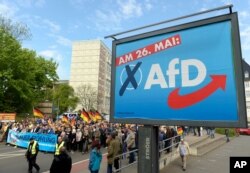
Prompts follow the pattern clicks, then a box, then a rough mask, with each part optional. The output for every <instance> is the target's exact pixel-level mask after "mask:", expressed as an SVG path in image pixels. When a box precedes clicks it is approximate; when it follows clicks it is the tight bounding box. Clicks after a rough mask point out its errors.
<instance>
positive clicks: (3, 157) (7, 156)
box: [0, 153, 24, 160]
mask: <svg viewBox="0 0 250 173" xmlns="http://www.w3.org/2000/svg"><path fill="white" fill-rule="evenodd" d="M18 156H24V155H23V153H22V154H15V155H14V154H13V155H6V156H1V157H0V160H2V159H9V158H12V157H18Z"/></svg>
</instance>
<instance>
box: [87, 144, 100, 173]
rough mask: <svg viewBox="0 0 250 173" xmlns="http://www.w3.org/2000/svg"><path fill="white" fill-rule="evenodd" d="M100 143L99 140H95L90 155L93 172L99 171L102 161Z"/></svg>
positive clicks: (90, 168) (90, 167) (90, 166)
mask: <svg viewBox="0 0 250 173" xmlns="http://www.w3.org/2000/svg"><path fill="white" fill-rule="evenodd" d="M100 147H101V146H100V144H99V142H98V141H93V143H92V150H91V152H90V157H89V170H90V172H91V173H98V172H99V169H100V165H101V161H102V153H101V151H100Z"/></svg>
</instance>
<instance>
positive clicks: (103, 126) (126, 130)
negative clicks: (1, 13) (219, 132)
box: [0, 118, 214, 173]
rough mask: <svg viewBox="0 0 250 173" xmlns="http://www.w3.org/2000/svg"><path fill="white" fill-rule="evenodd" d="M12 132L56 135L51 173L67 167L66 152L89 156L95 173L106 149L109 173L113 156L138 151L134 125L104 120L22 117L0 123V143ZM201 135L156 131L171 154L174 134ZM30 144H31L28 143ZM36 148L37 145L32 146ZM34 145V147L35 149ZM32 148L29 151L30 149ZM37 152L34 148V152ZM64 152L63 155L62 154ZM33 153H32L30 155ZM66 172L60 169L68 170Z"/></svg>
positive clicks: (131, 156) (114, 161)
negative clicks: (61, 163) (61, 166)
mask: <svg viewBox="0 0 250 173" xmlns="http://www.w3.org/2000/svg"><path fill="white" fill-rule="evenodd" d="M10 129H11V130H14V131H16V132H32V133H43V134H56V135H57V136H58V143H57V144H56V150H55V153H54V155H55V159H54V161H53V163H52V165H51V170H50V171H51V173H53V172H54V173H56V172H58V169H59V168H57V165H58V163H59V162H60V160H63V161H64V162H65V160H68V162H70V164H63V165H64V166H66V165H70V169H71V159H70V158H69V157H70V156H69V155H68V154H67V152H71V153H72V154H73V153H74V152H81V153H82V154H85V153H89V154H90V162H89V170H90V172H93V173H98V170H99V169H100V164H101V160H102V155H101V152H100V148H101V147H104V148H106V147H107V151H108V155H107V161H108V165H107V173H112V167H114V168H115V169H119V159H121V158H122V157H116V156H117V155H121V154H122V153H126V152H128V151H133V150H135V149H137V148H138V126H137V125H124V124H112V123H108V122H107V121H99V122H95V123H94V122H92V123H89V124H86V123H84V121H81V119H77V120H76V121H75V122H74V124H70V123H65V122H63V121H62V120H56V121H53V120H52V119H50V118H44V119H31V118H26V119H24V120H22V121H21V122H14V123H10V122H9V123H0V142H3V141H6V138H7V135H8V131H9V130H10ZM206 130H207V134H209V135H211V137H214V129H213V128H206ZM191 132H192V133H193V134H194V135H197V136H201V135H202V128H200V127H166V126H162V127H160V130H159V141H160V143H159V144H160V145H159V148H160V149H163V148H167V150H166V152H171V151H172V148H171V146H172V143H173V142H176V143H178V142H180V141H181V138H176V139H175V141H172V140H167V139H170V138H172V137H174V136H177V135H183V136H184V135H187V134H188V133H191ZM32 142H33V143H32ZM31 144H32V146H33V144H34V139H31V142H30V145H31ZM36 145H37V146H38V145H39V143H37V144H36ZM37 146H36V147H37ZM34 148H35V147H33V148H32V147H28V150H29V149H30V153H32V151H33V152H34V150H35V149H34ZM32 149H33V150H32ZM37 150H38V149H37ZM66 151H67V152H66ZM34 153H35V152H34ZM135 154H136V153H135V152H130V153H129V163H133V162H134V161H135ZM33 166H34V167H35V168H36V169H37V170H39V169H40V168H39V167H38V166H37V165H36V163H35V161H34V160H31V161H30V162H29V171H30V172H32V167H33ZM70 169H66V168H65V169H64V171H65V170H69V172H70Z"/></svg>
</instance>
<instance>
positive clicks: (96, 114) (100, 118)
mask: <svg viewBox="0 0 250 173" xmlns="http://www.w3.org/2000/svg"><path fill="white" fill-rule="evenodd" d="M95 118H96V120H97V121H98V120H99V121H102V120H103V118H102V115H101V114H100V113H99V112H98V111H96V112H95Z"/></svg>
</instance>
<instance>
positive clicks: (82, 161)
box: [42, 153, 108, 173]
mask: <svg viewBox="0 0 250 173" xmlns="http://www.w3.org/2000/svg"><path fill="white" fill-rule="evenodd" d="M107 154H108V153H104V154H103V155H102V156H106V155H107ZM86 161H89V159H85V160H81V161H78V162H75V163H73V164H72V166H73V165H77V164H79V163H84V162H86ZM49 172H50V171H46V172H42V173H49Z"/></svg>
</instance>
